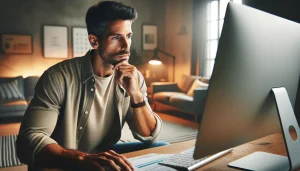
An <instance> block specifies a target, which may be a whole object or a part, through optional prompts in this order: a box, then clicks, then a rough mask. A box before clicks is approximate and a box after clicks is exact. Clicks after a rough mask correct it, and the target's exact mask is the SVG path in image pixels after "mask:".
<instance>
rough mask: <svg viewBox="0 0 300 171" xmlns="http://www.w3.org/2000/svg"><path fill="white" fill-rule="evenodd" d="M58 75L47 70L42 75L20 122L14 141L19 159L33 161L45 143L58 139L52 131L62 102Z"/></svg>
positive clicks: (51, 142) (27, 162) (60, 83)
mask: <svg viewBox="0 0 300 171" xmlns="http://www.w3.org/2000/svg"><path fill="white" fill-rule="evenodd" d="M59 78H60V77H58V76H55V75H54V74H51V75H50V74H49V73H48V72H47V71H46V72H44V74H43V75H42V76H41V78H40V79H39V81H38V82H37V84H36V87H35V95H34V98H33V99H32V100H31V102H30V104H29V106H28V108H27V110H26V112H25V115H24V119H23V121H22V123H21V127H20V131H19V135H18V138H17V141H16V147H17V155H18V157H19V159H20V161H21V162H23V163H26V164H28V165H34V160H35V156H36V155H37V154H38V153H39V152H40V151H41V150H42V149H43V148H44V147H45V146H46V145H48V144H53V143H57V142H56V141H55V140H53V139H52V138H51V137H50V135H51V134H52V132H53V130H54V128H55V125H56V123H57V118H58V115H59V110H60V108H61V102H62V99H63V98H62V91H61V90H62V86H61V85H62V84H63V82H61V80H60V79H59Z"/></svg>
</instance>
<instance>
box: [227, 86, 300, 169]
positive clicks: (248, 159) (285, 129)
mask: <svg viewBox="0 0 300 171" xmlns="http://www.w3.org/2000/svg"><path fill="white" fill-rule="evenodd" d="M272 91H273V93H274V95H275V100H276V106H277V111H278V115H279V120H280V125H281V130H282V133H283V135H284V136H283V137H284V141H285V146H286V150H287V153H288V157H285V156H280V155H276V154H271V153H265V152H254V153H252V154H250V155H247V156H245V157H243V158H241V159H238V160H236V161H233V162H231V163H229V164H228V166H231V167H235V168H240V169H247V170H256V171H285V170H296V169H299V168H300V158H299V154H300V142H299V138H298V136H299V135H300V130H299V125H298V123H297V120H296V117H295V114H294V111H293V108H292V105H291V102H290V99H289V96H288V93H287V91H286V89H285V88H284V87H280V88H272ZM291 130H295V132H296V138H294V137H292V135H291V133H290V131H291Z"/></svg>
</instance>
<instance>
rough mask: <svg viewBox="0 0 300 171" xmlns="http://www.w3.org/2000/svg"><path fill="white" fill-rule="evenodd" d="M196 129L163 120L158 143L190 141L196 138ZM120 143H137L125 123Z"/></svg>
mask: <svg viewBox="0 0 300 171" xmlns="http://www.w3.org/2000/svg"><path fill="white" fill-rule="evenodd" d="M197 134H198V129H194V128H190V127H187V126H184V125H180V124H177V123H174V122H170V121H165V120H163V129H162V131H161V133H160V138H159V141H165V142H169V143H171V144H172V143H177V142H182V141H187V140H192V139H195V138H196V137H197ZM120 141H121V142H137V141H138V140H136V139H134V137H133V136H132V133H131V131H130V129H129V127H128V125H127V124H126V123H125V125H124V127H123V130H122V136H121V140H120Z"/></svg>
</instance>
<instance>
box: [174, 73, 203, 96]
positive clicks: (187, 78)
mask: <svg viewBox="0 0 300 171" xmlns="http://www.w3.org/2000/svg"><path fill="white" fill-rule="evenodd" d="M200 78H201V77H200V76H196V75H182V77H181V80H180V81H179V83H178V87H179V89H180V90H181V91H182V92H184V93H187V92H188V91H189V89H190V87H191V85H192V84H193V82H194V81H195V80H197V79H200Z"/></svg>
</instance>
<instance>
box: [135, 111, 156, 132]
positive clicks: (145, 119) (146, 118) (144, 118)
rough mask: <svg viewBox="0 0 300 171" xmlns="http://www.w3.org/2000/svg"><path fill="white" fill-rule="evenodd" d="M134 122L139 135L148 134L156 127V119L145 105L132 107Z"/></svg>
mask: <svg viewBox="0 0 300 171" xmlns="http://www.w3.org/2000/svg"><path fill="white" fill-rule="evenodd" d="M133 113H134V123H135V126H136V129H137V133H138V134H140V135H141V136H150V135H151V133H152V131H153V130H154V128H155V127H156V119H155V117H154V116H153V114H152V113H151V112H150V111H149V110H148V108H147V107H146V106H143V107H139V108H133Z"/></svg>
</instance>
